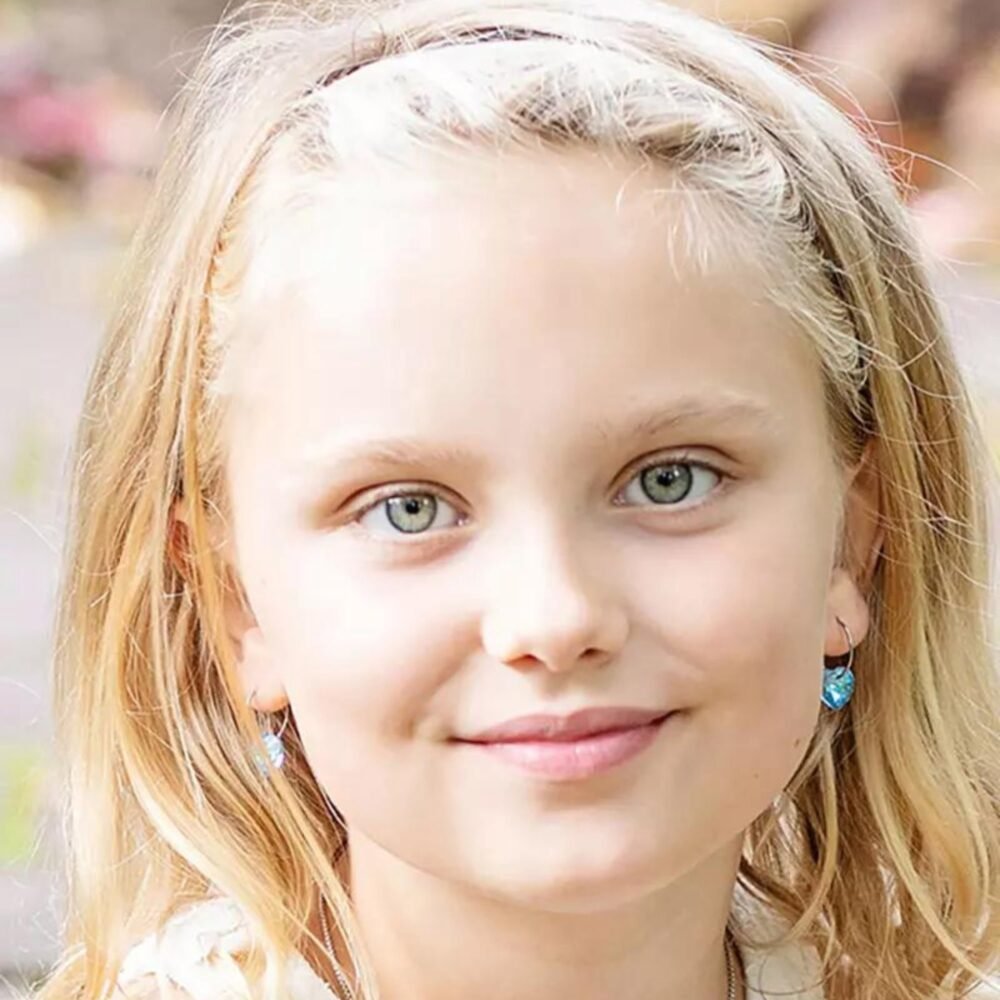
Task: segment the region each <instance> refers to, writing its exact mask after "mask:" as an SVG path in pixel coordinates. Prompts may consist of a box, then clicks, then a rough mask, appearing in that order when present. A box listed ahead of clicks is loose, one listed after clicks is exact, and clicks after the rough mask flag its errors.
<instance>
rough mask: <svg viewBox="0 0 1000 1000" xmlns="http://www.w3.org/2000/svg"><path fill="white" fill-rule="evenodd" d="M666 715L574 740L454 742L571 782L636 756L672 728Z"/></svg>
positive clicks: (598, 772) (668, 716) (551, 778)
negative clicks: (662, 733)
mask: <svg viewBox="0 0 1000 1000" xmlns="http://www.w3.org/2000/svg"><path fill="white" fill-rule="evenodd" d="M676 715H678V713H677V712H669V713H667V715H665V716H660V717H658V718H656V719H653V720H652V721H650V722H647V723H644V724H642V725H634V726H625V727H619V728H616V729H609V730H604V731H602V732H596V733H589V734H587V735H582V736H577V737H575V738H572V737H571V738H566V737H565V736H562V737H559V738H548V739H538V738H537V737H536V738H534V739H532V738H518V739H507V740H494V741H478V740H455V741H453V742H455V743H456V744H457V745H459V746H465V747H469V748H471V749H473V750H477V751H479V752H481V753H485V754H489V755H490V756H492V757H494V758H496V759H499V760H501V761H503V762H505V763H508V764H512V765H514V766H515V767H517V768H519V769H520V770H523V771H526V772H528V773H529V774H533V775H536V776H539V777H543V778H547V779H549V780H554V781H572V780H580V779H583V778H588V777H591V776H593V775H596V774H601V773H603V772H606V771H609V770H611V769H612V768H615V767H618V766H619V765H622V764H624V763H625V762H627V761H629V760H632V759H633V758H635V757H637V756H639V755H640V754H641V753H642V752H643V751H644V750H646V749H647V748H648V747H650V746H651V745H652V744H653V743H654V742H655V741H656V739H657V738H658V736H659V735H660V733H661V731H663V730H666V729H671V728H673V727H672V726H671V725H668V722H669V721H670V720H671V719H673V717H674V716H676Z"/></svg>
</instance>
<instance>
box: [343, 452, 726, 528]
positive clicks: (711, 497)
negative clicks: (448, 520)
mask: <svg viewBox="0 0 1000 1000" xmlns="http://www.w3.org/2000/svg"><path fill="white" fill-rule="evenodd" d="M671 466H673V467H677V466H681V467H690V468H692V469H702V470H704V471H706V472H711V473H714V474H715V475H716V476H718V477H719V480H720V481H719V483H717V484H716V485H715V486H714V487H713V488H712V490H711V491H710V493H709V494H707V498H706V499H702V500H699V501H697V502H696V503H694V504H690V505H688V506H684V507H680V509H679V510H675V511H674V514H673V516H674V517H683V516H685V515H686V514H693V513H696V512H698V511H700V510H701V509H702V508H704V507H706V506H708V505H709V504H711V503H713V502H714V501H715V500H716V499H718V496H719V494H721V493H722V492H723V491H724V490H725V489H726V487H727V486H728V484H729V482H730V480H731V479H732V478H733V477H732V476H730V475H729V474H728V473H726V472H723V471H722V469H720V468H718V467H717V466H715V465H713V464H712V463H710V462H705V461H702V460H695V459H692V458H690V457H688V456H687V455H668V456H665V457H659V458H656V459H654V460H653V461H651V462H647V463H645V464H643V465H640V466H638V467H637V468H636V469H635V471H634V472H632V473H631V474H630V476H629V478H628V479H627V480H626V482H625V484H624V485H623V486H622V488H621V489H620V490H619V491H618V494H616V496H617V495H620V494H621V493H622V492H624V490H625V489H626V488H627V487H628V486H629V484H630V483H632V482H633V481H634V480H636V479H637V478H638V477H640V476H641V475H642V474H643V473H644V472H646V471H647V470H649V469H655V468H658V467H667V468H669V467H671ZM407 496H421V497H422V496H433V497H435V498H436V499H438V500H444V501H445V502H446V503H448V502H449V501H448V499H447V497H445V496H444V494H443V493H441V491H439V490H436V489H434V488H431V487H421V488H419V489H418V488H416V487H414V488H407V487H402V488H400V487H396V488H393V489H391V490H389V489H387V490H386V491H385V492H382V493H379V494H377V495H376V496H375V497H374V498H373V499H372V500H371V501H370V502H369V503H367V504H365V506H364V507H361V508H359V509H358V510H356V511H355V512H354V513H353V514H352V515H351V518H350V521H349V522H348V523H349V524H350V525H351V526H352V527H354V528H356V529H357V530H358V531H361V532H362V533H364V534H365V535H366V536H368V537H369V538H372V539H373V540H374V541H376V542H383V543H387V544H389V545H400V544H402V545H414V544H417V543H418V540H421V541H422V540H425V539H427V538H429V537H431V536H436V535H439V534H440V533H441V532H442V531H445V532H446V531H448V530H449V529H450V528H456V527H461V526H462V522H460V523H459V524H457V525H448V526H447V527H446V528H443V529H437V530H433V529H431V528H427V529H425V530H423V531H414V532H409V533H407V532H404V531H400V530H399V529H393V530H394V532H395V535H396V536H398V537H385V536H382V535H376V534H374V533H373V532H371V531H369V530H368V529H367V528H363V527H361V525H360V524H359V521H360V519H361V518H362V517H364V516H365V515H366V514H367V513H368V512H369V511H372V510H375V509H376V508H377V507H378V506H379V504H381V503H384V502H385V501H386V500H392V499H395V498H400V497H407ZM682 502H683V501H682ZM613 503H614V505H615V506H616V507H625V506H628V505H627V504H625V503H618V502H616V501H613ZM648 506H649V507H651V508H652V509H654V510H657V511H664V510H671V509H674V508H676V507H677V504H670V503H662V504H657V503H655V502H653V501H650V503H649V505H648ZM390 527H391V524H390ZM407 537H409V538H412V539H413V541H407V540H406V539H407Z"/></svg>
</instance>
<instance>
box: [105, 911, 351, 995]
mask: <svg viewBox="0 0 1000 1000" xmlns="http://www.w3.org/2000/svg"><path fill="white" fill-rule="evenodd" d="M250 945H251V935H250V929H249V925H248V922H247V919H246V915H245V914H244V913H243V911H242V909H241V908H240V907H239V905H238V904H237V903H236V902H235V901H234V900H232V899H229V898H227V897H224V896H215V897H211V898H209V899H204V900H201V901H200V902H197V903H193V904H191V905H189V906H187V907H185V908H184V909H183V910H180V911H179V912H177V913H176V914H174V915H173V916H172V917H171V918H170V919H169V920H167V922H166V923H165V924H164V925H163V927H161V928H160V929H159V930H158V931H156V932H154V933H152V934H150V935H149V936H148V937H146V938H144V939H143V940H142V941H140V942H139V943H138V944H136V945H135V946H134V947H133V948H132V949H131V950H130V951H129V952H128V954H127V955H126V956H125V961H124V962H123V963H122V967H121V970H120V971H119V974H118V981H117V985H118V987H119V989H120V991H121V993H122V994H123V995H124V996H125V997H127V998H129V1000H249V997H250V990H249V986H248V983H247V980H246V977H245V976H244V974H243V968H242V965H241V963H240V961H239V959H240V956H241V955H243V954H245V953H246V952H247V951H248V950H249V948H250ZM285 973H286V976H287V983H288V986H289V990H290V995H291V996H292V997H293V998H294V1000H336V998H335V997H334V996H333V994H332V993H330V991H329V990H328V989H327V987H326V985H325V984H324V983H323V981H322V980H321V979H320V978H319V977H318V976H317V975H316V973H315V972H313V970H312V969H311V968H310V966H309V965H308V963H307V962H306V961H305V959H303V958H302V957H301V956H300V955H298V954H297V953H296V954H294V955H293V956H292V958H291V959H290V960H289V962H288V965H287V967H286V970H285Z"/></svg>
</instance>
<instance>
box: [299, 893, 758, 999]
mask: <svg viewBox="0 0 1000 1000" xmlns="http://www.w3.org/2000/svg"><path fill="white" fill-rule="evenodd" d="M319 924H320V927H321V928H322V929H323V944H325V945H326V951H327V954H328V955H329V957H330V962H331V963H332V965H333V974H334V975H335V976H336V977H337V984H338V986H339V987H340V988H341V990H343V992H344V1000H354V990H352V989H351V986H350V984H349V983H348V982H347V978H346V977H345V976H344V974H343V973H342V972H341V971H340V966H339V965H338V964H337V961H336V957H335V955H334V951H333V940H332V938H331V935H330V925H329V924H328V923H327V921H326V902H325V901H323V900H321V901H320V907H319ZM725 942H726V979H727V981H728V984H729V988H728V989H727V991H726V1000H736V963H737V961H738V959H737V956H736V954H735V952H736V945H735V944H733V940H732V938H731V937H730V935H729V932H728V930H727V931H726V934H725Z"/></svg>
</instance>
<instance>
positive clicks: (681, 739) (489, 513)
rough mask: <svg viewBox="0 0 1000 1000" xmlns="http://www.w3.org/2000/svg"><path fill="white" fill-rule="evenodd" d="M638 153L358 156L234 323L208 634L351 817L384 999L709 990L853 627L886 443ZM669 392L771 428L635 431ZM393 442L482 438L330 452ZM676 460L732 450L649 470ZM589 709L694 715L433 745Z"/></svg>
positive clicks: (294, 229)
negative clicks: (630, 157) (517, 762)
mask: <svg viewBox="0 0 1000 1000" xmlns="http://www.w3.org/2000/svg"><path fill="white" fill-rule="evenodd" d="M658 171H659V168H657V170H645V171H638V170H637V164H636V163H633V162H631V161H616V160H612V159H608V158H601V157H598V156H595V155H593V154H591V153H586V152H578V151H576V152H560V153H558V154H557V153H554V152H551V151H548V152H537V153H531V154H528V153H519V154H517V155H513V156H510V157H508V158H506V159H505V160H504V161H503V162H502V165H501V161H499V160H491V159H488V158H486V157H482V158H474V157H472V156H471V155H466V156H465V158H464V159H461V160H455V159H451V160H447V159H445V158H443V157H442V158H438V159H435V160H431V159H430V158H429V159H428V162H427V166H426V169H422V170H420V171H416V172H413V173H411V174H408V175H407V177H406V179H404V178H403V177H402V176H400V178H399V183H398V184H386V183H381V184H379V185H373V184H371V183H369V182H366V179H365V177H364V176H361V175H351V174H348V175H346V176H344V177H342V178H338V183H337V184H336V185H331V188H332V190H331V191H330V192H328V193H326V194H324V197H323V201H322V203H321V204H320V205H319V206H317V207H314V208H312V209H311V210H310V213H309V215H308V221H307V222H299V223H294V222H289V223H288V226H287V232H288V233H291V234H294V235H293V237H292V238H291V239H289V240H288V242H286V244H285V245H284V247H285V249H284V251H283V252H284V253H285V256H286V259H287V251H288V248H289V247H294V248H295V249H296V251H297V253H298V256H297V257H295V258H291V259H296V260H298V261H299V262H300V264H302V265H303V266H300V267H299V268H298V270H297V272H296V275H295V278H296V280H294V281H292V280H287V281H283V280H280V281H274V280H272V281H271V284H270V285H269V286H268V291H267V294H266V295H265V296H262V298H261V300H260V302H259V303H258V305H257V306H256V307H255V310H254V322H255V323H256V324H257V325H258V327H259V329H258V335H257V336H256V337H255V339H254V350H253V351H249V352H245V356H244V357H243V358H242V360H241V364H240V377H239V379H238V380H237V387H236V390H235V395H234V398H233V400H232V408H231V412H230V414H229V422H228V428H227V434H228V454H227V477H228V483H229V488H230V492H231V502H232V509H231V519H230V521H229V523H228V527H227V528H226V529H225V537H224V545H225V547H226V552H227V554H228V557H229V558H230V559H231V561H232V564H233V568H234V570H235V572H236V573H237V574H238V576H239V579H240V580H241V582H242V585H243V587H244V589H245V593H246V597H247V601H248V604H249V608H250V611H249V612H248V613H245V612H243V611H241V610H240V609H239V608H238V607H236V606H235V605H234V606H233V607H231V608H230V610H229V630H230V635H231V638H232V641H233V643H234V647H235V649H236V652H237V655H238V658H239V669H240V673H241V679H242V682H243V684H244V691H245V692H247V693H249V692H250V691H256V695H255V704H256V706H257V707H258V708H259V709H263V710H271V711H278V710H280V709H281V708H283V707H284V706H286V705H288V704H290V705H291V708H292V711H293V713H294V718H295V724H296V725H297V726H298V729H299V732H300V734H301V737H302V740H303V745H304V747H305V749H306V753H307V756H308V758H309V762H310V764H311V766H312V768H313V770H314V771H315V774H316V776H317V778H318V780H319V781H320V782H321V783H322V785H323V786H324V787H325V789H326V791H327V792H328V794H329V795H330V797H331V799H332V800H333V801H334V802H335V803H336V804H337V806H338V808H339V809H340V810H341V812H342V813H343V814H344V816H345V818H346V821H347V824H348V828H349V831H350V845H351V849H350V870H349V872H348V873H346V874H347V878H348V879H349V891H350V893H351V895H352V898H353V901H354V905H355V907H356V910H357V915H358V920H359V922H360V925H361V928H362V931H363V934H364V937H365V940H366V942H367V945H368V948H369V949H370V953H371V956H372V960H373V962H374V966H375V969H376V971H377V975H378V979H379V984H380V988H381V991H382V995H383V996H384V997H387V998H391V1000H396V998H398V1000H458V998H462V1000H465V998H467V997H470V996H474V997H477V998H483V1000H501V998H504V1000H507V998H515V997H517V998H520V1000H543V998H544V1000H551V998H554V997H574V998H578V1000H597V998H601V1000H604V998H606V997H608V996H615V997H620V998H628V1000H654V998H655V1000H668V998H670V1000H680V998H685V1000H720V998H722V997H724V996H725V963H724V951H723V929H724V926H725V922H726V919H727V916H728V913H729V907H730V899H731V895H732V891H733V886H734V881H735V877H736V870H737V865H738V860H739V855H740V848H741V843H742V837H743V832H744V830H745V829H746V828H747V827H748V826H749V824H750V823H751V822H752V821H753V820H754V818H755V817H757V816H758V815H759V814H760V813H761V812H762V811H764V810H765V809H766V808H767V807H768V806H769V805H770V803H771V802H772V800H773V799H774V798H775V796H776V795H777V794H778V793H779V792H780V791H781V789H782V788H783V787H784V786H785V785H786V783H787V782H788V781H789V779H790V778H791V777H792V775H793V773H794V772H795V770H796V767H797V766H798V764H799V763H800V761H801V759H802V757H803V755H804V753H805V752H806V749H807V746H808V744H809V740H810V736H811V734H812V732H813V730H814V728H815V726H816V722H817V718H818V716H819V713H820V711H821V710H822V711H826V710H825V709H822V706H821V704H820V691H821V683H822V668H823V657H824V655H826V656H839V655H841V654H843V653H844V652H845V651H846V649H847V646H846V641H845V636H844V633H843V631H842V630H841V629H840V627H839V626H838V625H837V623H836V617H838V616H839V617H840V618H841V619H842V620H843V621H845V622H846V623H847V625H848V627H849V628H850V630H851V632H852V633H853V636H854V640H855V643H859V642H861V641H862V640H863V639H864V637H865V634H866V631H867V629H868V624H869V621H868V614H867V609H866V605H865V600H864V588H865V583H866V577H865V574H866V567H867V569H870V566H871V563H872V558H871V554H872V552H873V551H874V550H875V549H876V548H877V545H878V541H879V538H878V534H877V529H876V516H875V510H876V507H877V488H876V486H875V478H874V473H873V472H872V471H871V468H870V465H871V463H869V462H863V463H862V464H861V465H860V466H858V467H856V468H855V469H851V470H841V469H838V467H837V466H836V464H835V462H834V458H833V455H832V452H831V449H830V447H829V444H828V430H827V417H826V414H825V412H824V408H823V393H822V390H821V380H820V372H819V366H818V362H817V361H816V359H815V357H814V354H813V352H812V350H811V348H810V347H809V345H808V343H807V341H806V340H805V338H804V337H803V336H802V335H800V334H799V333H798V332H797V331H795V330H794V329H793V328H792V327H791V325H790V323H791V321H790V320H789V319H788V318H787V317H786V316H784V315H782V314H781V313H780V312H779V311H778V310H777V309H776V308H775V307H774V306H772V305H769V304H767V303H765V302H764V301H763V300H762V298H761V297H760V296H759V290H760V288H761V287H762V285H761V282H762V280H763V278H762V275H761V274H759V273H757V272H755V271H754V270H753V269H752V263H751V262H749V261H746V260H742V261H727V262H725V263H724V264H723V263H722V262H720V264H719V266H718V267H717V268H716V269H714V270H713V271H712V272H711V273H709V274H708V275H707V276H704V277H698V276H697V275H696V274H695V273H694V270H693V268H688V267H685V265H684V261H683V254H681V255H680V259H679V261H678V262H677V266H676V268H674V269H672V268H671V266H669V265H668V264H667V263H666V254H667V243H668V239H669V234H670V233H671V232H672V231H673V230H674V227H675V226H676V223H677V216H676V213H677V212H678V211H679V206H678V205H677V204H676V203H674V204H671V203H670V202H669V200H668V201H666V202H663V203H661V205H660V208H659V210H657V211H652V210H651V205H652V204H653V202H652V201H651V200H650V197H649V196H650V195H651V194H652V193H653V192H654V191H655V190H656V189H657V188H658V187H662V186H663V184H664V180H665V178H666V176H667V175H666V174H665V173H662V172H658ZM279 239H280V238H279V237H278V236H276V237H275V240H276V241H278V240H279ZM276 245H277V243H276ZM281 257H282V255H281V254H277V255H275V257H274V259H275V260H280V259H281ZM262 259H263V258H262ZM303 262H308V266H305V265H304V264H303ZM272 278H273V276H272ZM691 395H696V396H698V397H699V398H700V399H702V400H703V401H704V400H707V401H708V405H709V407H714V406H716V405H717V403H718V402H719V401H720V400H723V399H725V400H728V401H731V400H732V399H734V398H736V397H737V396H738V397H740V398H741V399H744V400H752V401H754V403H755V404H756V405H758V406H759V407H760V408H761V409H762V411H763V416H762V417H761V418H760V419H758V420H751V419H749V418H747V417H742V418H739V419H735V420H729V421H726V420H723V419H721V418H718V417H717V416H712V415H702V416H696V417H692V418H689V419H685V420H683V421H680V422H677V423H675V424H673V425H670V426H666V427H664V428H661V429H660V430H658V431H656V432H655V433H632V434H628V433H627V432H626V430H627V427H628V425H629V423H630V419H631V418H632V417H634V415H635V413H636V412H637V411H642V412H644V413H645V412H648V411H650V410H653V409H659V410H661V411H666V410H669V409H671V408H672V407H673V406H675V405H676V404H677V402H678V401H679V400H680V399H681V398H682V397H683V398H687V397H689V396H691ZM598 421H599V422H603V423H605V424H606V425H607V426H608V427H610V428H614V431H613V433H611V435H610V436H607V437H604V436H601V435H600V434H599V433H598V432H597V431H596V430H595V429H594V427H593V426H592V424H593V423H595V422H598ZM399 435H407V436H408V437H412V438H414V439H416V440H418V441H419V442H423V443H435V444H438V445H440V446H443V447H450V448H455V449H462V450H464V451H466V452H467V453H468V455H467V458H465V459H462V460H460V459H458V458H454V457H453V458H450V459H447V460H446V459H445V457H443V456H436V457H429V458H420V457H414V458H413V459H412V460H409V461H406V462H401V461H396V462H393V463H385V462H382V463H373V462H366V461H362V462H357V463H355V464H353V465H352V466H351V467H350V468H349V469H347V468H341V467H338V466H337V462H338V460H339V457H341V456H343V455H344V454H345V452H346V450H347V449H348V448H349V447H354V446H357V445H360V446H362V447H364V445H365V443H366V442H371V441H372V440H374V439H377V438H388V437H393V436H399ZM681 453H684V454H683V455H681ZM679 456H680V457H679ZM682 460H684V461H690V462H695V463H697V462H702V463H706V464H707V465H709V466H713V467H714V468H715V469H716V470H717V471H716V472H713V471H711V469H707V468H700V467H698V466H697V465H695V466H684V467H683V469H682V470H681V471H682V472H684V471H686V472H688V473H690V474H691V480H690V484H689V492H688V493H687V495H683V496H679V498H677V496H678V495H677V494H675V495H674V496H675V498H674V499H668V500H666V501H665V500H664V499H663V494H662V492H661V493H657V492H655V485H654V488H653V489H654V492H653V493H652V495H650V493H649V492H646V491H644V489H643V485H642V480H641V478H640V473H641V472H642V471H643V470H644V469H647V468H649V467H651V466H655V465H664V464H666V465H668V466H669V464H670V462H671V461H672V462H675V463H676V462H678V461H682ZM675 471H677V470H676V469H675ZM384 487H387V488H388V489H382V488H384ZM403 487H412V488H413V489H415V490H417V491H420V490H423V494H422V495H423V496H424V498H425V499H426V497H427V491H428V490H430V491H432V493H433V495H434V496H435V497H436V498H437V501H438V506H437V509H436V512H435V511H433V510H431V511H429V512H428V511H424V512H423V513H421V514H419V515H417V516H414V515H413V514H411V515H410V520H409V522H407V521H406V520H405V517H406V515H405V512H404V513H402V514H401V515H400V518H402V519H403V523H404V524H407V523H409V524H410V525H411V526H413V525H417V526H418V530H417V531H416V532H415V533H411V534H406V533H404V532H402V531H401V530H400V529H399V527H394V526H393V523H392V522H391V521H390V520H389V518H388V510H387V506H386V504H385V503H384V502H382V503H380V504H379V503H376V506H375V507H372V508H371V509H370V510H369V511H368V512H367V513H362V508H363V507H364V506H366V505H368V504H370V503H373V502H376V501H378V500H379V499H381V500H382V501H384V500H385V499H386V496H387V495H391V494H392V493H393V491H396V493H397V494H398V492H399V490H400V488H403ZM376 488H380V489H379V490H378V491H376ZM615 498H617V502H615ZM842 513H843V515H844V516H845V522H844V530H845V531H846V537H847V541H848V545H847V552H848V555H849V559H848V561H847V564H846V565H844V566H839V567H838V566H837V565H836V559H835V549H836V543H837V537H838V535H837V533H838V529H839V527H840V525H839V523H838V519H839V517H840V516H841V514H842ZM358 517H360V522H356V523H352V519H355V521H356V519H357V518H358ZM398 523H399V519H397V524H398ZM860 682H861V683H863V679H861V680H860ZM597 705H626V706H636V707H643V708H662V709H664V710H666V709H677V710H679V714H678V715H677V716H675V717H674V718H673V719H672V720H670V723H668V724H667V725H666V726H664V727H663V728H662V729H661V730H660V731H659V733H658V735H657V738H656V740H655V741H654V742H653V744H652V745H651V746H650V747H649V748H647V749H646V750H645V751H644V752H643V753H642V754H640V755H639V756H638V757H635V758H632V759H631V760H629V761H628V762H626V763H624V764H622V765H620V766H618V767H616V768H614V769H612V770H610V771H606V772H604V773H601V774H597V775H595V776H593V777H591V778H587V779H583V780H577V781H572V782H556V781H549V780H546V779H543V778H539V777H537V776H532V775H528V774H526V773H524V772H522V771H520V770H518V769H516V768H514V767H513V766H511V765H509V764H506V763H504V762H501V761H498V760H496V759H494V758H493V757H492V756H490V755H488V754H485V753H482V752H480V751H476V750H473V749H471V748H469V747H465V746H461V745H458V744H455V743H453V742H449V738H450V737H454V736H456V735H459V734H465V735H468V734H470V733H472V732H474V731H476V730H478V729H481V728H484V727H486V726H488V725H493V724H496V723H499V722H501V721H504V720H506V719H509V718H511V717H514V716H518V715H521V714H524V713H529V712H539V711H541V712H544V711H548V712H554V713H560V714H561V713H565V712H569V711H572V710H575V709H577V708H580V707H586V706H597Z"/></svg>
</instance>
